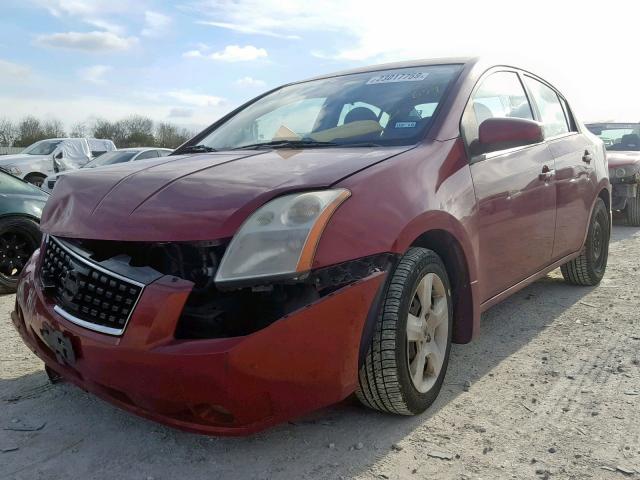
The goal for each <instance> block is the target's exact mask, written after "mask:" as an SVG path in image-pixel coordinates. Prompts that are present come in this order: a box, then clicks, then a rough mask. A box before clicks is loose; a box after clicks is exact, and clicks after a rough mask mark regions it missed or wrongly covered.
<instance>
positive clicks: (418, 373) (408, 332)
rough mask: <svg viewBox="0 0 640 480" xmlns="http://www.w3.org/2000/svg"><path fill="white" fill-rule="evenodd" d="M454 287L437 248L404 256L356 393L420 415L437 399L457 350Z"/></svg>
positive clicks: (372, 403)
mask: <svg viewBox="0 0 640 480" xmlns="http://www.w3.org/2000/svg"><path fill="white" fill-rule="evenodd" d="M450 290H451V289H450V286H449V278H448V276H447V271H446V269H445V267H444V264H443V263H442V260H441V259H440V257H438V255H437V254H436V253H435V252H433V251H431V250H427V249H425V248H412V249H410V250H409V251H408V252H407V253H406V254H405V255H404V256H403V257H402V259H401V260H400V262H399V264H398V266H397V267H396V269H395V271H394V272H393V276H392V278H391V281H390V284H389V287H388V290H387V293H386V296H385V298H384V303H383V306H382V312H381V314H380V316H379V318H378V320H377V323H376V327H375V332H374V334H373V338H372V339H371V344H370V346H369V350H368V352H367V355H366V358H365V361H364V363H363V365H362V367H361V368H360V372H359V388H358V390H357V391H356V395H357V396H358V398H359V400H360V401H361V402H362V403H363V404H364V405H366V406H368V407H370V408H374V409H376V410H380V411H383V412H389V413H395V414H399V415H416V414H418V413H422V412H424V411H425V410H426V409H427V408H428V407H429V406H430V405H431V404H432V403H433V401H434V400H435V399H436V397H437V395H438V392H439V391H440V388H441V386H442V382H443V380H444V375H445V373H446V371H447V364H448V363H449V351H450V350H451V333H452V330H453V328H452V322H453V314H452V313H453V312H452V304H451V292H450Z"/></svg>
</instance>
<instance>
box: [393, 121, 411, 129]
mask: <svg viewBox="0 0 640 480" xmlns="http://www.w3.org/2000/svg"><path fill="white" fill-rule="evenodd" d="M415 126H416V122H396V128H415Z"/></svg>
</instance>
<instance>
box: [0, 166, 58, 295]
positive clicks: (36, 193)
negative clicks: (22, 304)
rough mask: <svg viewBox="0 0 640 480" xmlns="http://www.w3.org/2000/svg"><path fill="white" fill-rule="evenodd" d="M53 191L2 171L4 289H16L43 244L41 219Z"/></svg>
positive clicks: (0, 274) (0, 269)
mask: <svg viewBox="0 0 640 480" xmlns="http://www.w3.org/2000/svg"><path fill="white" fill-rule="evenodd" d="M48 198H49V195H48V194H47V193H45V192H43V191H42V190H40V189H39V188H38V187H35V186H33V185H31V184H30V183H28V182H26V181H24V180H22V179H20V178H18V177H15V176H13V175H11V174H9V173H6V172H2V171H0V293H7V292H13V291H15V289H16V285H17V283H18V275H19V274H20V272H21V271H22V268H23V267H24V265H25V264H26V263H27V260H29V257H31V254H32V253H33V252H34V250H35V249H36V248H38V245H39V244H40V237H41V233H40V228H39V226H38V222H39V221H40V215H41V214H42V209H43V208H44V205H45V203H46V202H47V199H48Z"/></svg>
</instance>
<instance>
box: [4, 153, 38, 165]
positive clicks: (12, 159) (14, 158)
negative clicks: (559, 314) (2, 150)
mask: <svg viewBox="0 0 640 480" xmlns="http://www.w3.org/2000/svg"><path fill="white" fill-rule="evenodd" d="M45 158H49V156H48V155H28V154H26V153H19V154H17V155H2V156H1V157H0V166H3V165H13V164H14V163H21V162H24V161H29V162H35V161H38V160H42V159H45Z"/></svg>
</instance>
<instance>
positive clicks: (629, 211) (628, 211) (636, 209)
mask: <svg viewBox="0 0 640 480" xmlns="http://www.w3.org/2000/svg"><path fill="white" fill-rule="evenodd" d="M636 188H639V189H640V187H636ZM624 213H625V216H626V217H627V224H628V225H631V226H632V227H640V190H639V191H638V193H636V196H635V197H633V198H630V199H629V201H628V202H627V208H625V211H624Z"/></svg>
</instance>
